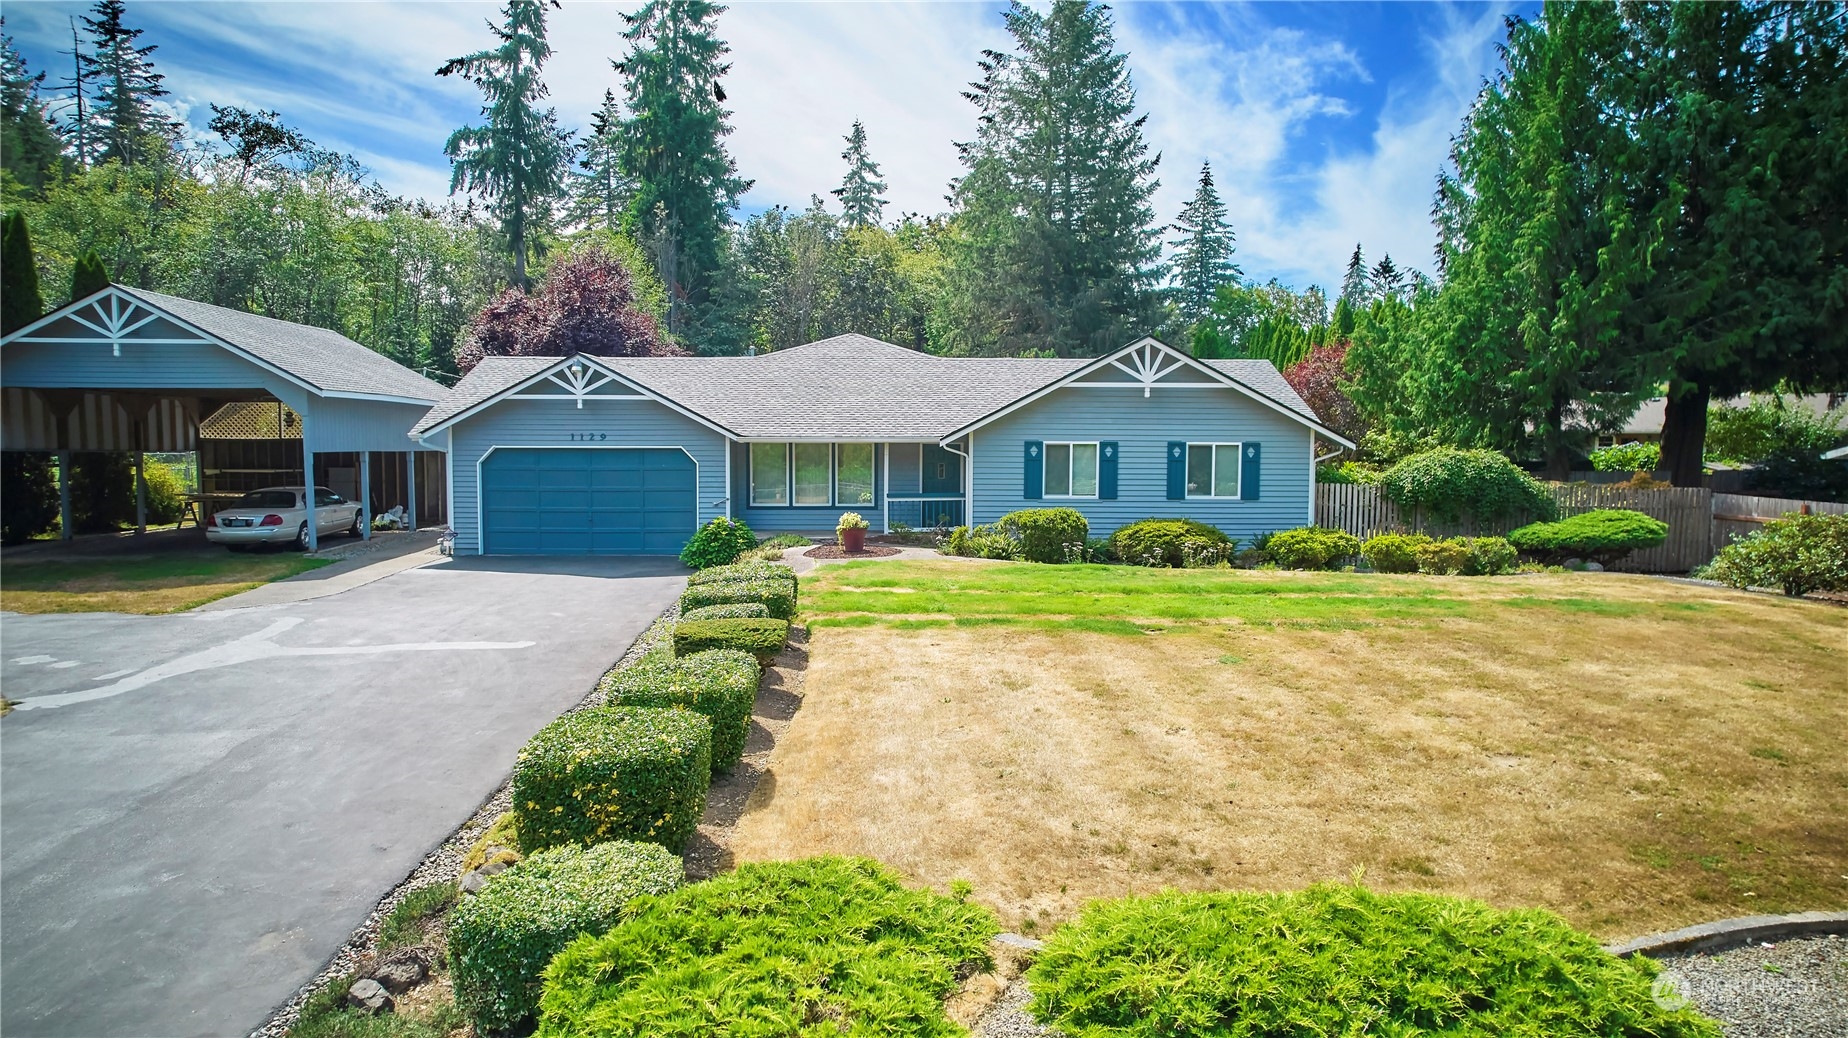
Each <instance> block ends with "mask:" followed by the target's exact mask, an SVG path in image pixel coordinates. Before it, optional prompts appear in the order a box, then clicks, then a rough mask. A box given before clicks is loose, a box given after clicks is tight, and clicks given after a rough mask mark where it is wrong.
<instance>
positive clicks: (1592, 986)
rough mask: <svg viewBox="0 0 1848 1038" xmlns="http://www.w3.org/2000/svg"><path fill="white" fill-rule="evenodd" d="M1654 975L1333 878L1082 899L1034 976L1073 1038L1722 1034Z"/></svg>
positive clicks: (1432, 899) (1546, 918)
mask: <svg viewBox="0 0 1848 1038" xmlns="http://www.w3.org/2000/svg"><path fill="white" fill-rule="evenodd" d="M1657 970H1658V967H1656V965H1655V964H1653V963H1651V962H1649V961H1648V960H1647V959H1644V958H1641V957H1637V958H1633V959H1619V958H1616V957H1614V956H1612V955H1610V954H1608V953H1606V952H1605V951H1604V950H1603V949H1601V948H1600V947H1598V942H1597V941H1595V940H1593V939H1592V938H1591V937H1589V936H1587V935H1586V934H1582V933H1579V932H1578V931H1576V930H1574V929H1572V928H1571V927H1570V926H1568V925H1566V923H1565V922H1564V921H1563V920H1561V919H1560V918H1559V917H1557V916H1555V915H1553V914H1552V913H1550V912H1545V911H1540V910H1537V909H1524V910H1516V911H1498V910H1496V909H1493V908H1490V907H1489V906H1488V905H1485V904H1482V903H1481V902H1479V901H1470V900H1465V899H1462V898H1455V897H1445V896H1441V895H1435V894H1376V893H1373V892H1372V891H1369V890H1366V889H1364V888H1362V887H1356V886H1343V885H1334V884H1327V885H1321V886H1315V887H1311V888H1309V889H1308V890H1304V891H1300V892H1297V893H1289V894H1274V893H1230V892H1220V893H1199V894H1181V893H1174V892H1168V893H1162V894H1156V895H1154V896H1151V897H1132V898H1125V899H1122V900H1117V901H1096V902H1092V903H1091V904H1090V905H1088V906H1086V907H1085V909H1084V910H1083V912H1082V913H1081V914H1080V916H1079V918H1078V920H1077V921H1076V922H1075V923H1072V924H1069V925H1067V926H1064V927H1061V928H1059V929H1058V930H1056V931H1054V933H1053V934H1052V937H1051V938H1050V939H1049V940H1048V941H1047V942H1046V947H1045V948H1044V949H1043V950H1042V951H1041V952H1040V954H1039V956H1038V958H1037V959H1036V960H1035V961H1034V964H1033V966H1032V968H1031V969H1030V970H1028V972H1027V980H1028V984H1029V985H1030V987H1031V988H1032V991H1033V1005H1032V1010H1033V1012H1034V1014H1035V1015H1036V1016H1037V1017H1038V1018H1039V1019H1040V1020H1042V1021H1044V1022H1047V1023H1051V1024H1053V1025H1055V1026H1056V1027H1057V1028H1058V1029H1059V1030H1060V1031H1061V1032H1062V1033H1066V1034H1085V1035H1106V1034H1108V1035H1117V1036H1123V1038H1156V1036H1161V1038H1169V1036H1172V1035H1208V1034H1232V1033H1237V1034H1244V1035H1253V1036H1258V1035H1299V1034H1303V1035H1307V1034H1319V1035H1337V1034H1340V1035H1347V1034H1355V1035H1357V1034H1363V1033H1364V1034H1381V1035H1414V1034H1444V1035H1455V1036H1459V1038H1461V1036H1472V1038H1491V1036H1498V1035H1546V1036H1548V1038H1579V1036H1583V1038H1593V1036H1596V1038H1620V1036H1621V1038H1645V1036H1649V1038H1719V1034H1720V1032H1719V1028H1718V1026H1717V1025H1715V1024H1714V1023H1712V1022H1711V1021H1709V1020H1707V1019H1705V1018H1704V1017H1702V1016H1700V1015H1699V1014H1698V1013H1695V1012H1694V1011H1692V1010H1690V1009H1668V1008H1665V1007H1663V1006H1662V1005H1660V1004H1658V1003H1657V1001H1656V1000H1655V999H1654V998H1653V997H1652V995H1651V991H1650V986H1651V983H1652V982H1653V980H1654V978H1655V975H1656V973H1657ZM546 997H547V999H550V998H551V990H550V988H549V987H548V990H547V993H546ZM547 1005H548V1010H547V1011H548V1014H549V1012H550V1009H549V1006H550V1003H549V1002H548V1003H547ZM1234 1027H1235V1028H1236V1030H1233V1028H1234Z"/></svg>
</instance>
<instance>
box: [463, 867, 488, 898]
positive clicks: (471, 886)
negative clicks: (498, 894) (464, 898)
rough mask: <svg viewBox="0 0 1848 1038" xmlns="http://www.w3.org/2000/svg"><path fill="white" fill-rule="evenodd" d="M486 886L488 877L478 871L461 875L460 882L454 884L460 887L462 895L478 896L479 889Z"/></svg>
mask: <svg viewBox="0 0 1848 1038" xmlns="http://www.w3.org/2000/svg"><path fill="white" fill-rule="evenodd" d="M487 885H488V877H486V876H484V875H482V874H481V870H480V869H476V870H474V871H473V872H468V873H465V874H463V876H462V878H461V880H459V881H458V882H457V883H456V886H457V887H460V888H461V890H462V893H464V894H479V893H481V888H483V887H485V886H487Z"/></svg>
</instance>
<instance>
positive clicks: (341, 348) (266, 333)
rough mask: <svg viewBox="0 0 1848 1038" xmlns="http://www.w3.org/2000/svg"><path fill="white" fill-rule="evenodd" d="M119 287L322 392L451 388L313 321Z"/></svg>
mask: <svg viewBox="0 0 1848 1038" xmlns="http://www.w3.org/2000/svg"><path fill="white" fill-rule="evenodd" d="M116 287H117V288H118V289H120V290H121V291H122V292H125V293H127V294H128V295H131V296H134V297H135V298H137V299H140V300H141V301H142V302H144V303H147V304H148V305H149V306H152V307H156V308H158V309H160V310H164V311H166V312H167V313H169V314H172V315H173V316H174V317H177V318H179V319H180V320H182V321H185V322H186V323H187V324H190V325H192V326H193V327H195V328H198V329H200V330H201V331H204V332H207V333H209V334H211V335H215V336H217V337H218V338H220V339H223V340H224V341H226V342H228V343H230V344H231V345H233V346H236V347H238V348H239V349H242V350H246V351H248V352H249V353H250V354H251V355H252V356H254V357H256V358H258V359H259V360H262V361H265V362H267V363H269V364H272V365H274V366H276V367H278V368H281V369H282V370H284V371H286V372H288V373H289V374H291V375H294V376H295V377H296V378H299V379H301V380H302V381H303V382H306V383H308V384H309V385H311V386H313V387H314V388H316V389H318V390H320V391H321V392H323V393H352V394H356V395H359V396H368V397H404V398H407V399H411V400H428V401H432V402H434V401H437V400H440V399H442V398H443V396H444V394H446V393H447V392H448V390H447V389H445V388H444V387H443V386H442V385H441V384H440V383H437V382H433V381H431V380H430V379H427V378H425V377H423V376H422V375H419V374H418V373H417V372H415V371H412V370H411V369H409V368H407V367H405V366H403V365H402V364H399V363H397V362H396V361H393V360H392V359H391V358H389V357H386V356H384V355H382V354H378V353H374V352H373V351H371V350H369V349H367V348H366V347H364V346H361V345H360V344H359V343H357V342H354V341H353V340H352V339H349V338H347V337H346V336H344V335H341V334H340V333H339V332H336V331H330V330H329V329H326V328H316V327H313V326H312V325H306V324H295V323H293V322H290V321H279V320H276V319H275V318H273V317H261V316H259V315H257V314H247V313H244V312H243V311H242V310H231V309H227V308H225V307H222V306H214V305H212V304H211V303H201V302H199V301H197V300H193V299H182V298H181V297H179V296H170V295H166V294H164V293H161V292H150V291H148V290H146V289H143V288H129V287H127V286H126V285H117V286H116Z"/></svg>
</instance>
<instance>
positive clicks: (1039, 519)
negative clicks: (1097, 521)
mask: <svg viewBox="0 0 1848 1038" xmlns="http://www.w3.org/2000/svg"><path fill="white" fill-rule="evenodd" d="M994 528H995V532H996V533H999V534H1000V535H1002V536H1003V537H1006V538H1008V539H1009V540H1011V541H1013V542H1014V543H1015V544H1016V545H1018V546H1019V550H1020V557H1021V558H1022V559H1024V560H1026V561H1027V562H1052V563H1057V562H1083V561H1084V542H1085V538H1087V537H1088V536H1090V533H1091V524H1090V523H1088V522H1086V521H1085V518H1084V513H1083V512H1080V511H1078V510H1077V509H1076V508H1023V509H1021V510H1020V511H1018V512H1009V513H1007V514H1006V515H1004V516H1002V517H1001V518H999V519H997V520H995V527H994Z"/></svg>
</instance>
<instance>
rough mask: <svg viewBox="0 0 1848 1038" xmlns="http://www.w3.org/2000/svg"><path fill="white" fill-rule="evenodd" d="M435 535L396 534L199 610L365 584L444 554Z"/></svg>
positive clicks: (297, 598)
mask: <svg viewBox="0 0 1848 1038" xmlns="http://www.w3.org/2000/svg"><path fill="white" fill-rule="evenodd" d="M437 536H438V534H437V532H436V531H434V530H432V531H429V532H427V533H426V532H422V531H420V532H418V533H410V534H399V535H396V536H394V537H393V538H392V539H391V540H389V541H386V542H385V543H383V544H380V545H378V547H376V548H372V549H370V550H367V549H363V548H362V549H360V550H359V551H353V552H350V553H348V554H346V556H345V557H344V558H341V559H339V560H338V561H336V562H335V563H334V564H333V565H331V566H322V567H320V568H319V569H311V570H309V571H308V572H306V573H297V574H296V575H295V576H293V577H289V578H287V579H285V580H277V581H272V582H270V583H268V584H264V585H262V586H261V587H254V588H251V589H250V590H249V591H245V592H243V593H241V594H236V595H232V596H231V597H230V598H221V599H219V600H218V601H216V602H208V603H206V604H205V605H202V606H200V607H199V611H205V610H211V611H215V612H223V611H224V610H226V609H248V608H250V607H252V606H265V605H287V604H289V603H292V602H308V601H312V600H313V599H317V598H326V597H327V596H329V595H338V594H340V593H341V592H343V591H351V590H353V589H354V588H356V587H364V586H365V585H367V584H370V583H372V582H373V581H375V580H383V579H385V578H386V577H389V576H391V575H392V574H393V573H402V572H403V571H405V570H407V569H415V568H417V567H419V566H428V565H429V564H430V563H432V562H436V561H438V560H439V559H441V558H442V557H443V556H442V555H440V554H438V552H437V547H436V542H437ZM382 540H384V538H375V541H382Z"/></svg>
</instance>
